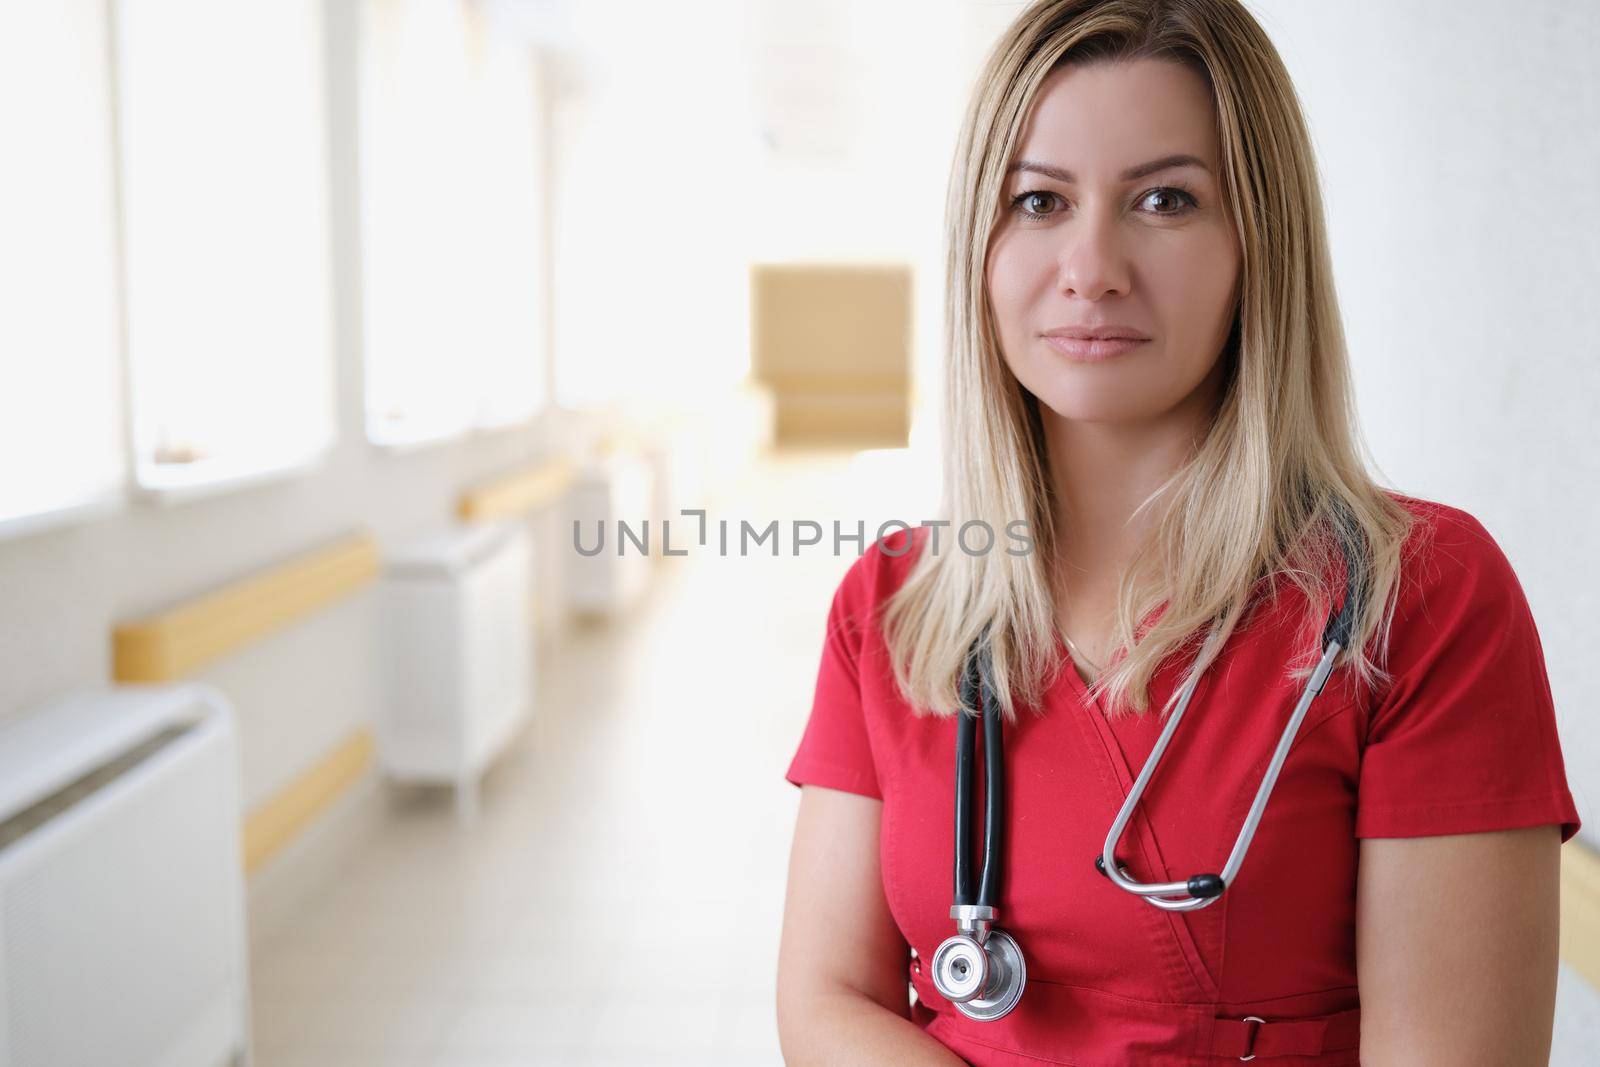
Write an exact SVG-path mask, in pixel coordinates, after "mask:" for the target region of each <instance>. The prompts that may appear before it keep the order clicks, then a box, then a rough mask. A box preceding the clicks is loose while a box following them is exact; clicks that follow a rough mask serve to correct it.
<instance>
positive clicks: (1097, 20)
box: [882, 0, 1413, 718]
mask: <svg viewBox="0 0 1600 1067" xmlns="http://www.w3.org/2000/svg"><path fill="white" fill-rule="evenodd" d="M1140 57H1155V58H1161V59H1167V60H1172V61H1176V62H1181V63H1186V64H1189V65H1191V66H1192V67H1194V68H1195V69H1196V70H1198V71H1199V72H1200V73H1201V74H1202V75H1203V76H1204V77H1205V78H1206V80H1207V82H1208V84H1209V85H1210V87H1211V91H1212V93H1213V97H1214V100H1215V105H1216V111H1217V116H1218V133H1219V135H1220V139H1221V149H1222V152H1221V162H1222V167H1221V170H1222V176H1221V177H1222V185H1223V193H1224V198H1225V202H1226V204H1227V205H1228V208H1229V210H1230V213H1231V215H1232V218H1233V222H1234V226H1235V231H1236V233H1237V235H1238V239H1239V242H1240V245H1241V247H1242V249H1243V262H1242V267H1241V271H1242V277H1241V280H1240V297H1239V307H1238V310H1237V313H1236V319H1235V321H1234V323H1233V327H1232V331H1231V333H1230V336H1229V340H1228V342H1227V344H1226V345H1225V346H1224V350H1223V352H1222V354H1221V356H1220V358H1221V359H1223V360H1226V361H1228V366H1227V370H1226V374H1227V376H1226V384H1225V386H1224V390H1223V395H1222V399H1221V402H1220V404H1219V407H1218V409H1217V413H1216V418H1215V421H1214V422H1213V423H1212V425H1211V428H1210V431H1209V433H1208V434H1207V435H1206V436H1205V438H1204V440H1203V441H1202V442H1200V443H1199V445H1198V447H1197V449H1196V450H1195V452H1194V454H1193V455H1192V456H1191V457H1190V458H1189V459H1188V460H1187V461H1186V462H1185V463H1184V464H1183V466H1182V467H1181V468H1180V469H1179V470H1178V471H1176V472H1175V473H1174V474H1173V475H1172V477H1171V478H1169V479H1168V480H1167V482H1166V483H1165V484H1163V485H1162V486H1161V488H1159V489H1158V490H1157V491H1156V492H1155V493H1153V494H1152V495H1151V496H1150V497H1149V498H1148V499H1146V500H1145V501H1144V502H1143V503H1142V504H1141V505H1140V511H1143V510H1144V509H1146V508H1150V507H1153V506H1154V505H1155V504H1156V503H1157V502H1158V501H1165V505H1166V506H1165V508H1164V510H1162V511H1161V512H1160V517H1159V519H1158V520H1157V521H1156V522H1154V523H1153V525H1152V527H1151V532H1150V535H1149V536H1148V538H1147V539H1146V540H1145V541H1144V542H1143V543H1142V545H1141V546H1140V547H1139V549H1138V552H1137V555H1136V556H1135V557H1134V558H1133V560H1132V562H1131V563H1130V564H1129V566H1128V568H1127V570H1126V571H1125V572H1124V573H1123V574H1122V575H1121V578H1120V581H1119V585H1118V593H1117V611H1116V639H1117V642H1118V645H1117V651H1116V653H1115V654H1113V656H1112V657H1111V660H1110V662H1108V664H1107V665H1106V667H1105V668H1104V670H1103V672H1102V673H1101V674H1100V675H1099V676H1098V677H1096V678H1095V679H1094V680H1093V685H1092V687H1091V691H1092V692H1093V693H1095V694H1096V695H1100V694H1104V695H1106V696H1107V697H1109V703H1110V705H1111V707H1112V708H1113V709H1114V710H1121V709H1122V708H1123V707H1124V706H1131V707H1132V708H1133V709H1134V710H1136V711H1138V712H1144V711H1146V710H1147V708H1148V705H1149V693H1148V690H1149V684H1150V680H1151V678H1152V676H1153V675H1154V674H1155V673H1156V671H1157V670H1158V669H1159V668H1160V667H1161V665H1162V663H1163V662H1164V661H1165V660H1166V658H1167V657H1168V656H1169V655H1172V654H1174V653H1179V652H1184V651H1186V650H1188V649H1190V648H1193V649H1194V658H1193V660H1192V662H1191V664H1190V667H1189V671H1190V674H1189V675H1188V676H1186V677H1185V679H1184V680H1187V678H1189V677H1198V675H1199V674H1200V673H1202V672H1203V671H1204V670H1205V669H1206V668H1207V666H1209V665H1210V663H1211V662H1212V661H1213V660H1214V659H1215V658H1216V656H1217V654H1218V653H1219V652H1220V651H1221V648H1222V646H1223V643H1224V642H1225V641H1226V640H1227V638H1228V636H1229V634H1231V633H1232V632H1233V631H1234V629H1235V628H1236V627H1237V626H1238V625H1239V623H1240V621H1241V619H1243V618H1245V617H1246V615H1247V613H1248V611H1249V610H1250V609H1251V606H1252V604H1253V603H1255V600H1254V596H1253V594H1254V593H1255V592H1256V590H1257V586H1258V584H1259V583H1262V582H1263V581H1264V582H1265V587H1266V588H1265V590H1264V591H1265V592H1266V594H1267V595H1268V596H1269V597H1270V598H1271V599H1272V600H1274V601H1275V600H1276V597H1277V595H1278V588H1279V583H1280V581H1281V580H1282V579H1285V578H1287V579H1288V580H1289V581H1291V582H1293V583H1294V585H1295V586H1296V587H1298V588H1299V589H1301V590H1302V591H1303V592H1304V593H1305V594H1306V595H1307V598H1308V600H1309V605H1310V606H1309V608H1308V611H1307V613H1306V616H1305V619H1304V628H1303V631H1302V632H1301V634H1300V635H1299V638H1298V641H1299V642H1300V644H1301V645H1302V646H1303V649H1304V652H1305V655H1304V656H1303V657H1301V658H1298V659H1296V660H1295V661H1293V662H1291V663H1290V664H1289V665H1288V667H1287V668H1286V669H1287V671H1288V673H1289V675H1290V676H1292V677H1295V678H1304V677H1305V676H1306V675H1307V674H1308V673H1309V672H1310V670H1311V667H1312V666H1313V665H1314V664H1315V661H1316V660H1317V659H1318V658H1319V657H1320V654H1321V651H1322V649H1321V645H1320V639H1321V635H1322V630H1323V625H1324V623H1325V622H1326V621H1327V617H1328V614H1329V612H1330V610H1331V609H1332V608H1334V607H1337V606H1338V605H1339V604H1341V603H1342V602H1343V598H1344V593H1345V585H1344V574H1343V563H1342V555H1341V553H1340V549H1339V540H1338V538H1341V537H1342V538H1347V539H1348V540H1349V541H1350V543H1352V544H1353V545H1354V546H1355V547H1356V551H1357V557H1356V558H1357V559H1358V560H1359V562H1360V565H1361V568H1362V570H1363V572H1364V578H1365V588H1366V596H1365V597H1364V598H1363V599H1362V603H1361V606H1360V610H1359V613H1358V614H1357V616H1356V618H1355V620H1354V625H1353V628H1352V631H1351V634H1352V636H1351V639H1350V641H1349V642H1348V648H1347V649H1345V650H1344V651H1342V652H1341V653H1340V657H1339V660H1338V661H1337V662H1338V664H1340V665H1348V666H1350V667H1352V668H1353V669H1354V671H1355V674H1356V678H1357V679H1358V681H1359V682H1360V683H1361V684H1364V685H1369V686H1370V685H1376V684H1379V683H1383V682H1387V681H1388V675H1387V674H1386V672H1384V671H1383V669H1382V667H1381V666H1380V665H1379V663H1378V662H1376V661H1375V658H1374V655H1376V657H1377V659H1379V660H1381V659H1383V658H1386V655H1387V645H1388V629H1389V619H1390V616H1391V615H1392V613H1393V603H1392V599H1391V594H1392V593H1393V591H1394V588H1395V585H1396V583H1397V581H1398V575H1399V572H1400V564H1401V552H1402V546H1403V545H1404V544H1405V541H1406V538H1407V535H1408V532H1409V530H1410V527H1411V523H1412V522H1413V517H1412V515H1411V514H1410V512H1409V511H1408V510H1407V509H1406V508H1405V507H1404V505H1403V504H1402V503H1400V501H1399V499H1398V498H1397V494H1391V493H1390V492H1389V491H1388V490H1385V489H1383V488H1381V487H1380V486H1379V485H1377V484H1376V482H1375V481H1374V480H1373V479H1372V478H1371V477H1370V476H1369V475H1368V473H1367V469H1368V468H1367V464H1366V462H1365V461H1364V459H1363V454H1364V447H1363V446H1361V445H1360V444H1359V432H1358V430H1357V428H1356V417H1355V406H1354V401H1353V397H1352V392H1351V382H1350V370H1349V362H1348V357H1347V355H1346V352H1345V345H1344V336H1343V331H1342V328H1341V325H1340V320H1339V311H1338V301H1337V297H1336V296H1335V293H1334V287H1333V277H1332V270H1331V266H1330V263H1329V259H1328V248H1327V237H1326V234H1325V231H1324V224H1323V217H1322V204H1321V198H1320V196H1319V193H1318V187H1317V173H1316V163H1315V159H1314V156H1313V154H1312V149H1311V143H1310V138H1309V136H1308V134H1307V132H1306V126H1305V121H1304V119H1303V117H1302V116H1301V113H1300V108H1299V104H1298V101H1297V99H1296V97H1295V93H1294V88H1293V86H1292V84H1291V83H1290V81H1289V76H1288V73H1287V71H1286V70H1285V69H1284V66H1283V63H1282V60H1281V59H1280V58H1279V57H1278V54H1277V51H1276V50H1275V49H1274V48H1273V46H1272V43H1271V41H1270V40H1269V39H1268V38H1267V36H1266V34H1265V33H1264V32H1263V31H1262V29H1261V27H1260V26H1259V25H1258V24H1257V23H1256V21H1255V20H1254V19H1253V18H1252V17H1251V15H1250V14H1249V13H1248V12H1247V11H1246V10H1245V9H1244V7H1243V6H1242V5H1241V4H1239V3H1238V2H1236V0H1041V2H1036V3H1034V4H1032V5H1030V6H1029V7H1028V8H1027V9H1026V10H1024V11H1023V12H1022V14H1021V15H1019V16H1018V17H1017V19H1016V20H1015V21H1014V22H1013V23H1012V24H1011V26H1010V27H1009V28H1008V29H1007V30H1006V31H1005V33H1004V35H1003V36H1002V37H1001V39H1000V41H999V42H998V43H997V45H996V46H995V48H994V50H993V51H992V52H991V53H990V55H989V58H988V60H987V62H986V64H985V66H984V69H983V72H982V74H981V76H980V78H979V81H978V83H977V87H976V91H975V92H974V94H973V96H972V100H971V103H970V105H969V108H968V111H967V113H966V117H965V121H964V123H963V126H962V130H961V136H960V140H959V143H958V147H957V150H956V156H955V163H954V168H953V171H952V175H951V181H950V190H949V199H948V202H947V208H946V211H947V218H946V228H947V234H948V240H949V249H948V258H947V271H948V278H947V305H946V311H945V333H946V343H947V346H948V352H947V372H948V377H947V383H946V386H947V389H946V405H947V407H946V420H945V427H944V430H945V464H946V466H945V472H944V478H945V496H944V501H943V507H944V510H945V511H946V513H947V514H949V515H951V516H954V517H958V520H957V521H958V523H959V521H970V520H972V519H982V520H984V521H986V522H988V523H989V524H990V525H991V526H993V527H995V528H1003V527H1005V525H1006V524H1007V523H1008V522H1010V521H1012V520H1015V519H1017V518H1019V517H1022V518H1025V519H1026V520H1027V522H1028V524H1029V528H1030V532H1031V535H1032V538H1033V541H1034V550H1033V551H1032V552H1031V553H1029V554H1026V555H1012V554H1008V553H1006V552H997V551H991V552H988V553H984V554H981V555H969V554H968V553H966V552H940V553H929V552H923V553H922V554H921V555H920V556H919V557H918V558H917V560H916V561H915V563H914V564H913V565H912V567H911V570H910V573H909V574H908V576H907V578H906V581H905V582H904V584H903V585H902V586H901V588H900V589H899V590H897V591H896V593H895V594H894V595H893V596H892V597H891V598H890V599H889V600H888V601H887V602H886V604H885V606H884V611H883V617H882V623H883V628H884V634H885V640H886V642H887V644H888V648H889V652H890V659H891V661H892V663H893V669H894V673H895V678H896V681H897V683H898V685H899V686H900V689H901V692H902V694H903V695H904V696H905V698H906V699H907V701H908V702H909V703H910V704H911V706H912V707H913V708H914V709H916V710H917V712H918V713H919V714H930V713H931V714H952V713H954V712H955V711H956V710H957V709H958V708H960V707H961V701H960V696H959V679H960V675H961V671H962V668H963V666H964V664H965V660H966V656H967V652H968V649H969V648H970V647H971V646H972V645H973V643H974V642H975V641H977V640H978V639H979V638H980V636H981V637H982V638H983V641H984V643H985V645H986V652H987V655H988V658H989V662H990V664H991V667H990V669H991V672H992V680H993V684H994V689H995V691H996V692H997V693H998V694H999V697H1000V700H1001V705H1002V709H1003V712H1004V714H1005V715H1006V717H1007V718H1015V715H1016V708H1017V706H1018V704H1019V703H1020V704H1023V705H1029V706H1038V705H1039V703H1040V701H1041V699H1042V697H1043V695H1044V693H1045V692H1046V691H1047V690H1048V689H1049V687H1050V686H1051V685H1052V684H1053V683H1054V680H1055V673H1056V671H1058V670H1060V669H1061V668H1062V665H1063V659H1064V658H1063V657H1061V656H1060V655H1058V653H1057V649H1058V647H1059V646H1058V645H1057V644H1056V639H1057V636H1058V633H1059V631H1058V627H1057V623H1056V614H1055V610H1054V597H1053V594H1052V591H1051V589H1052V586H1051V583H1050V581H1049V568H1050V561H1051V560H1052V559H1053V558H1054V556H1055V553H1056V549H1057V545H1058V542H1059V538H1058V532H1057V531H1056V529H1055V528H1054V523H1053V510H1052V508H1053V503H1054V501H1053V495H1054V494H1053V489H1052V483H1051V479H1050V477H1049V460H1048V454H1047V452H1046V449H1045V445H1044V437H1043V431H1042V422H1041V417H1040V413H1039V410H1038V401H1037V400H1036V399H1035V398H1034V397H1033V396H1031V395H1030V394H1028V393H1026V391H1025V390H1023V389H1022V387H1021V386H1020V385H1019V383H1018V382H1017V380H1016V378H1015V377H1014V376H1013V375H1012V374H1011V372H1010V370H1009V369H1008V368H1007V366H1006V364H1005V362H1004V360H1003V358H1002V356H1001V350H1000V346H999V343H998V340H997V334H996V331H995V327H994V321H993V310H992V308H991V307H990V305H989V302H988V296H987V293H986V290H985V286H984V267H985V263H984V258H985V254H986V250H987V248H988V246H989V239H990V236H991V233H992V232H993V229H994V227H995V225H996V223H997V221H998V219H999V217H1000V205H1001V197H1002V193H1003V185H1004V181H1005V176H1006V169H1007V166H1008V164H1009V162H1010V160H1011V157H1012V154H1013V152H1014V151H1015V149H1016V143H1017V138H1018V136H1019V131H1020V130H1021V128H1022V126H1023V123H1024V120H1025V119H1026V117H1027V114H1028V111H1029V107H1030V104H1031V101H1032V100H1033V97H1034V95H1035V94H1036V92H1037V91H1038V88H1039V85H1040V84H1041V83H1042V82H1043V81H1044V79H1045V77H1046V76H1047V75H1048V74H1049V73H1050V72H1051V71H1052V70H1054V69H1055V68H1057V67H1058V66H1060V65H1061V64H1063V63H1066V62H1092V61H1105V60H1121V59H1133V58H1140ZM1162 576H1166V577H1162ZM1163 604H1165V610H1164V611H1162V612H1161V614H1160V616H1159V618H1158V619H1157V620H1156V621H1154V623H1153V624H1146V622H1145V620H1146V619H1147V618H1148V617H1149V615H1150V614H1151V613H1152V612H1153V611H1154V610H1155V609H1157V608H1159V607H1161V606H1162V605H1163ZM1369 644H1371V645H1373V646H1375V648H1374V649H1373V650H1370V651H1369V649H1368V645H1369ZM1069 669H1070V668H1069ZM1181 689H1182V685H1181V684H1180V685H1176V686H1174V687H1173V695H1172V698H1171V699H1169V700H1168V701H1167V703H1166V705H1165V706H1164V708H1163V714H1165V713H1167V712H1170V710H1171V709H1172V707H1173V706H1174V704H1175V702H1176V698H1177V695H1178V693H1179V692H1180V691H1181Z"/></svg>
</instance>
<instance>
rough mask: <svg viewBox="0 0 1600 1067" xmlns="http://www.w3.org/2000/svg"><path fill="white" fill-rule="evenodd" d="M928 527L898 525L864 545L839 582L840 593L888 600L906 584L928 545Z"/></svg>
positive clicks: (858, 598) (865, 599) (868, 600)
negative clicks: (864, 547) (913, 567)
mask: <svg viewBox="0 0 1600 1067" xmlns="http://www.w3.org/2000/svg"><path fill="white" fill-rule="evenodd" d="M929 532H930V527H928V526H910V527H905V526H902V527H897V528H896V529H894V530H892V531H891V532H889V533H886V534H884V535H883V536H881V537H879V538H878V539H877V540H876V541H874V542H873V543H872V544H870V545H868V546H867V547H866V550H865V551H863V552H862V553H861V555H860V557H859V558H858V559H856V560H855V562H853V563H851V564H850V567H849V569H848V570H846V571H845V575H844V578H843V579H841V581H840V583H839V589H840V592H841V593H846V592H847V593H848V594H849V595H850V596H851V598H852V599H853V600H855V601H857V602H861V603H876V602H878V601H882V600H887V599H888V598H889V597H890V596H892V595H893V594H894V592H895V591H896V590H897V589H899V588H900V587H901V586H902V585H904V584H905V581H906V577H907V576H908V575H909V574H910V573H911V568H912V566H914V565H915V564H916V561H917V559H918V558H919V557H920V556H921V555H922V552H923V549H924V548H925V547H926V545H927V541H928V534H929Z"/></svg>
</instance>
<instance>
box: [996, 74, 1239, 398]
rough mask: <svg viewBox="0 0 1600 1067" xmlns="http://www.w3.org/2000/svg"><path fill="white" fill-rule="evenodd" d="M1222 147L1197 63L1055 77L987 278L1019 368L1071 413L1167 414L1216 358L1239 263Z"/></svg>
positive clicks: (1018, 164)
mask: <svg viewBox="0 0 1600 1067" xmlns="http://www.w3.org/2000/svg"><path fill="white" fill-rule="evenodd" d="M1218 155H1219V147H1218V140H1217V131H1216V111H1215V107H1214V105H1213V103H1212V100H1211V93H1210V91H1209V88H1208V87H1207V85H1206V82H1205V80H1204V78H1203V77H1202V76H1201V75H1200V74H1198V73H1197V72H1195V71H1194V70H1192V69H1190V68H1189V67H1186V66H1183V65H1182V64H1179V63H1175V62H1169V61H1164V60H1152V59H1140V60H1133V61H1125V62H1121V61H1119V62H1099V63H1092V64H1089V65H1087V66H1076V65H1074V66H1067V67H1063V68H1061V69H1059V70H1056V71H1054V72H1052V73H1051V74H1050V75H1049V77H1047V78H1046V80H1045V82H1044V84H1043V85H1042V86H1041V87H1040V90H1039V94H1038V96H1037V98H1036V99H1035V102H1034V105H1033V110H1032V112H1031V114H1030V115H1029V118H1028V120H1027V122H1026V124H1025V125H1024V127H1023V130H1022V136H1021V140H1020V144H1019V148H1018V151H1017V154H1016V156H1015V157H1014V158H1013V160H1012V163H1011V170H1010V173H1009V174H1008V175H1007V177H1006V184H1005V187H1004V188H1005V192H1004V197H1003V200H1002V203H1001V218H1000V221H999V223H998V224H997V225H996V227H995V231H994V234H993V235H992V237H991V239H990V243H989V255H988V262H987V264H986V267H985V274H986V277H985V282H986V285H987V287H988V292H989V299H990V302H991V305H992V306H993V308H994V315H995V322H996V325H997V328H998V329H999V332H1000V343H1001V347H1002V350H1003V352H1004V355H1005V360H1006V364H1007V365H1008V366H1009V367H1010V368H1011V372H1012V373H1013V374H1015V375H1016V376H1017V380H1018V381H1020V382H1021V383H1022V385H1023V387H1024V388H1025V389H1027V390H1028V391H1029V392H1030V393H1032V394H1033V395H1034V396H1036V397H1038V398H1039V400H1040V401H1041V402H1042V403H1043V404H1045V405H1046V406H1047V407H1049V408H1050V409H1051V410H1052V411H1054V412H1055V413H1056V414H1057V415H1059V416H1061V417H1062V418H1065V419H1071V420H1077V421H1084V422H1138V421H1145V420H1150V419H1156V418H1159V417H1161V416H1162V415H1163V414H1165V413H1167V412H1170V411H1171V410H1172V409H1174V408H1176V407H1178V406H1179V405H1180V404H1182V403H1183V401H1184V400H1185V399H1187V398H1189V397H1191V396H1193V395H1195V394H1196V391H1197V390H1199V389H1200V388H1201V387H1202V385H1205V384H1206V383H1207V381H1208V374H1209V373H1210V372H1211V371H1212V370H1213V369H1214V368H1217V363H1218V357H1219V355H1220V353H1221V350H1222V347H1223V345H1224V344H1225V343H1226V341H1227V337H1228V331H1229V328H1230V327H1231V325H1232V322H1233V317H1234V309H1235V306H1236V302H1237V286H1238V282H1239V271H1240V253H1239V245H1238V241H1237V239H1236V237H1235V234H1234V230H1233V225H1232V223H1231V221H1230V220H1229V218H1228V215H1227V213H1226V211H1225V210H1224V204H1223V203H1222V197H1221V188H1222V187H1221V180H1220V176H1219V166H1218V158H1217V157H1218ZM1118 338H1120V340H1119V339H1118ZM1218 369H1220V368H1218ZM1212 381H1214V379H1213V380H1212Z"/></svg>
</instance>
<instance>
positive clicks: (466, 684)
mask: <svg viewBox="0 0 1600 1067" xmlns="http://www.w3.org/2000/svg"><path fill="white" fill-rule="evenodd" d="M532 551H533V548H532V542H531V540H530V539H529V536H528V531H527V528H526V527H525V526H523V525H522V524H519V523H509V524H499V525H485V526H470V527H463V528H460V529H454V530H450V531H448V532H445V533H443V534H438V535H435V536H433V537H428V538H423V539H421V540H418V541H416V542H413V543H412V544H410V545H408V546H405V547H403V548H400V549H396V550H394V551H392V552H391V553H390V554H389V560H388V567H387V572H386V574H385V575H384V581H383V586H382V593H383V644H382V648H383V649H384V655H383V661H382V662H383V679H384V686H385V687H384V698H383V701H382V703H381V705H380V707H379V714H378V723H377V725H378V752H379V760H380V762H381V764H382V766H383V769H384V772H385V773H386V774H387V775H388V776H389V777H391V778H393V779H395V780H397V781H413V782H428V781H434V782H452V783H454V784H455V787H456V814H457V817H458V818H459V819H460V820H461V822H463V823H471V822H473V821H474V820H475V819H476V817H477V810H478V782H479V780H480V779H481V778H482V776H483V773H484V771H485V770H487V769H488V767H489V765H490V764H491V763H492V762H493V761H494V759H495V757H497V756H498V755H499V754H500V753H501V752H502V751H503V750H504V749H505V747H506V746H507V745H508V744H509V743H510V742H511V739H512V738H513V737H514V736H515V734H516V732H517V730H518V729H519V728H520V727H521V726H522V724H523V723H524V722H526V721H527V719H528V716H529V713H530V710H531V702H532V686H533V617H532V594H531V592H530V590H531V588H532V586H531V582H532V566H533V560H532Z"/></svg>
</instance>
